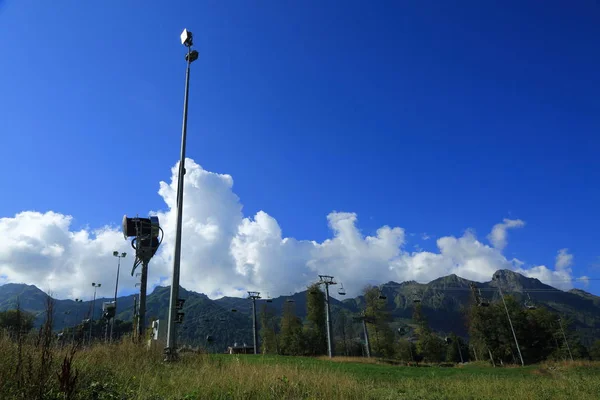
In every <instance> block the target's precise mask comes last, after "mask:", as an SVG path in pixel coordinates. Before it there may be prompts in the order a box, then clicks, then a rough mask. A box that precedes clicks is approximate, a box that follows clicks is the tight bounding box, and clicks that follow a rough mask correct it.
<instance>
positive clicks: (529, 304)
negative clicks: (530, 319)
mask: <svg viewBox="0 0 600 400" xmlns="http://www.w3.org/2000/svg"><path fill="white" fill-rule="evenodd" d="M525 308H527V309H528V310H535V309H536V308H537V307H536V306H535V304H533V302H532V301H531V296H529V292H527V300H525Z"/></svg>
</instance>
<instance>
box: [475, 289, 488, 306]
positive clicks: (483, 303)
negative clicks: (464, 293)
mask: <svg viewBox="0 0 600 400" xmlns="http://www.w3.org/2000/svg"><path fill="white" fill-rule="evenodd" d="M477 291H478V292H479V298H478V302H477V305H478V306H479V307H488V306H489V305H490V302H489V301H487V300H486V299H484V298H483V297H482V296H481V289H478V290H477Z"/></svg>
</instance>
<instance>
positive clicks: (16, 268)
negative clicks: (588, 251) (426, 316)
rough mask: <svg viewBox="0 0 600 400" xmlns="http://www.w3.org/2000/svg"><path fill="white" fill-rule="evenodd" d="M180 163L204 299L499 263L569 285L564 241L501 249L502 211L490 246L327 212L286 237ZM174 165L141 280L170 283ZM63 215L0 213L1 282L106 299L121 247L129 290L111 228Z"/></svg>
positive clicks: (226, 183) (505, 225) (222, 180)
mask: <svg viewBox="0 0 600 400" xmlns="http://www.w3.org/2000/svg"><path fill="white" fill-rule="evenodd" d="M186 170H187V173H186V176H185V190H184V212H183V227H182V230H183V239H182V258H181V285H182V286H183V287H185V288H186V289H190V290H194V291H198V292H203V293H206V294H208V295H209V296H211V297H218V296H221V295H230V296H241V295H243V294H244V293H245V291H246V290H259V291H261V292H262V293H263V294H266V293H269V294H270V295H271V296H276V295H282V294H283V295H285V294H289V293H290V292H292V291H297V290H301V289H304V288H305V287H306V285H308V284H310V283H311V282H314V281H315V280H317V275H318V274H328V275H333V276H335V277H336V280H338V281H340V282H343V284H344V287H345V288H346V290H347V293H348V295H356V294H358V293H359V292H360V291H361V289H362V287H363V286H364V285H365V284H366V283H383V282H387V281H389V280H394V281H404V280H417V281H429V280H431V279H435V278H437V277H440V276H443V275H448V274H452V273H454V274H457V275H459V276H462V277H464V278H468V279H473V280H479V281H486V280H489V279H490V278H491V276H492V274H493V272H495V271H496V270H498V269H501V268H508V269H512V270H515V271H518V272H520V273H523V274H525V275H528V276H531V277H536V278H539V279H540V280H542V281H546V282H552V281H554V280H556V279H557V278H558V279H560V280H561V282H564V285H562V286H563V287H565V288H566V287H568V286H570V285H571V283H570V279H571V269H570V265H571V263H572V256H571V255H570V254H568V252H567V251H566V249H563V250H564V252H563V250H561V251H559V256H558V257H557V263H556V269H555V270H551V269H548V268H547V267H545V266H533V267H529V268H527V267H526V264H525V263H524V262H523V261H520V260H516V259H512V260H509V259H507V258H506V257H505V256H504V255H503V254H502V249H503V248H504V247H505V246H506V231H507V229H510V228H516V227H522V226H524V225H525V223H524V222H523V221H521V220H509V219H505V220H504V221H503V222H502V223H499V224H497V225H495V226H494V227H493V229H492V232H491V233H490V235H489V236H488V239H489V240H490V242H491V243H492V244H493V247H492V246H489V245H487V244H485V243H482V242H481V241H480V240H479V239H478V238H477V237H476V235H475V234H474V233H473V232H472V231H470V230H467V231H466V232H465V233H464V234H463V235H462V236H460V237H454V236H446V237H440V238H439V239H437V241H436V244H437V251H435V252H430V251H422V250H417V251H412V252H411V251H408V250H407V249H406V248H405V237H406V233H405V231H404V229H402V228H401V227H390V226H382V227H380V228H379V229H377V230H376V232H375V233H374V234H372V235H364V234H362V233H361V231H360V229H359V220H358V216H357V215H356V214H355V213H351V212H338V211H333V212H331V213H330V214H329V215H327V219H326V221H327V224H328V226H329V228H330V230H331V237H330V238H329V239H326V240H324V241H323V242H320V243H319V242H316V241H308V240H296V239H294V238H291V237H286V236H285V234H284V231H283V229H282V227H280V226H279V223H278V222H277V220H276V219H275V218H273V217H272V216H270V215H269V214H268V213H267V212H265V211H259V212H258V213H256V215H253V216H244V215H243V213H242V203H241V201H240V199H239V198H238V196H237V195H236V194H235V192H234V191H233V178H232V177H231V176H230V175H226V174H218V173H213V172H210V171H206V170H204V169H203V168H202V167H201V166H200V165H198V164H197V163H195V162H194V161H193V160H191V159H187V160H186ZM177 173H178V167H177V165H175V166H174V167H173V168H172V169H171V174H172V176H171V181H170V182H160V188H159V191H158V194H159V195H160V196H161V197H162V198H163V200H164V202H165V209H164V210H159V211H154V212H153V214H156V215H158V217H159V219H160V222H161V226H162V227H163V230H164V234H165V238H164V241H163V243H162V245H161V247H160V249H159V251H158V253H157V254H156V255H155V257H154V258H153V259H152V261H151V262H150V268H149V280H148V283H149V286H150V287H152V286H153V285H157V284H162V285H166V284H169V283H170V276H171V268H172V258H173V244H174V243H173V238H174V232H175V217H176V215H175V212H174V207H175V201H176V187H177ZM115 214H117V212H116V213H115ZM71 221H72V218H71V216H69V215H63V214H59V213H55V212H52V211H48V212H45V213H40V212H32V211H24V212H21V213H19V214H17V215H16V216H14V217H6V218H1V219H0V237H2V238H3V241H2V242H0V282H24V283H29V284H35V285H37V286H38V287H40V288H42V289H44V290H50V291H52V292H53V293H54V294H55V295H56V296H57V297H60V298H66V297H71V298H74V297H82V296H83V297H89V296H90V295H91V293H92V291H91V290H90V289H91V282H101V283H102V287H101V289H100V291H99V295H100V296H107V297H109V296H112V294H113V291H114V281H115V274H116V263H117V260H116V259H115V258H114V257H113V256H112V252H113V250H118V251H120V252H123V251H124V252H128V253H129V254H128V256H127V258H125V259H124V260H122V274H121V278H120V281H119V287H120V289H121V290H120V292H121V293H123V292H126V291H127V292H132V291H133V290H134V285H135V283H136V281H137V279H136V277H132V276H131V275H130V272H131V265H132V263H133V257H132V253H133V251H132V249H131V247H130V245H129V242H127V241H125V240H124V239H123V236H122V234H121V232H120V228H119V227H117V226H107V227H101V228H98V229H95V230H89V229H84V230H80V231H74V230H72V229H71ZM116 223H118V221H115V224H116ZM324 223H325V220H324ZM569 257H570V258H569Z"/></svg>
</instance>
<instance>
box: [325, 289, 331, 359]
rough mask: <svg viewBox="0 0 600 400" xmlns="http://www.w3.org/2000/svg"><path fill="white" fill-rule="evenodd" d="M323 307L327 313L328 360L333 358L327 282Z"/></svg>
mask: <svg viewBox="0 0 600 400" xmlns="http://www.w3.org/2000/svg"><path fill="white" fill-rule="evenodd" d="M325 305H326V307H327V308H326V309H325V311H326V312H327V313H326V314H327V355H328V356H329V358H332V357H333V343H332V340H331V331H332V329H331V318H330V317H329V312H330V310H329V282H325Z"/></svg>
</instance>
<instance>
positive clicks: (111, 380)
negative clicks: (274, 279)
mask: <svg viewBox="0 0 600 400" xmlns="http://www.w3.org/2000/svg"><path fill="white" fill-rule="evenodd" d="M19 343H20V344H19ZM43 343H45V342H44V341H43V340H42V341H40V340H38V338H37V335H36V334H32V335H29V336H27V337H25V338H24V339H22V340H21V341H20V342H19V341H17V340H15V338H14V337H12V338H9V337H8V336H7V335H5V334H0V399H13V398H15V399H16V398H19V399H86V400H87V399H97V400H103V399H153V400H158V399H187V400H190V399H532V400H533V399H563V398H565V399H566V398H569V399H573V398H577V399H584V400H585V399H597V398H598V393H600V379H598V378H599V376H600V374H599V373H594V371H596V372H597V371H599V368H600V367H599V366H598V364H597V363H596V364H588V363H573V364H565V365H562V364H561V363H547V364H543V365H540V366H539V367H537V368H533V369H531V368H530V369H526V370H522V371H521V372H520V370H510V371H507V370H504V372H505V373H504V374H500V373H497V372H500V371H499V370H500V368H496V369H492V368H487V369H485V371H484V372H485V374H481V373H479V374H478V373H477V371H479V372H481V370H482V368H486V367H465V368H460V369H457V370H456V371H454V372H455V373H453V375H451V376H450V375H448V374H444V373H443V372H444V371H443V369H441V368H435V367H432V368H411V369H410V374H409V375H406V376H401V375H399V374H396V372H398V368H406V367H398V366H390V365H387V364H379V363H377V362H376V361H368V363H369V365H365V364H357V363H356V361H357V360H354V359H341V358H340V360H339V361H343V362H345V363H347V364H349V366H348V367H346V364H344V363H331V362H329V361H328V360H314V361H311V360H308V361H310V362H305V360H306V359H302V358H292V357H290V358H286V359H285V362H282V360H281V359H277V358H268V357H263V356H258V357H262V358H260V359H257V358H256V356H244V355H232V356H225V355H206V354H196V353H184V354H181V358H180V360H179V361H178V362H176V363H169V364H166V363H164V362H163V356H162V354H161V352H160V350H147V349H146V348H145V347H143V346H140V345H137V344H135V343H133V342H131V341H128V340H124V341H123V342H122V343H118V344H103V343H102V344H96V345H94V346H92V347H87V348H81V347H73V346H63V347H61V346H58V345H57V343H56V342H51V343H50V344H49V345H48V346H47V347H46V348H44V346H43ZM40 344H42V346H41V347H40ZM19 349H20V350H19ZM19 352H20V353H19ZM19 359H20V360H21V364H20V366H18V365H17V364H18V362H19ZM257 361H260V362H257ZM360 361H364V360H360ZM350 364H353V365H350ZM371 364H372V365H371ZM573 366H575V367H577V368H573ZM350 367H351V368H350ZM474 368H478V369H474ZM42 370H43V371H42ZM19 371H20V372H19ZM406 371H408V370H406ZM445 371H447V369H446V370H445ZM582 371H584V372H582ZM588 372H589V373H588Z"/></svg>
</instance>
